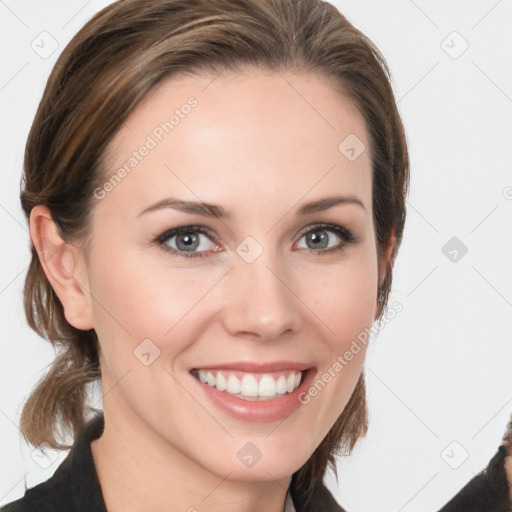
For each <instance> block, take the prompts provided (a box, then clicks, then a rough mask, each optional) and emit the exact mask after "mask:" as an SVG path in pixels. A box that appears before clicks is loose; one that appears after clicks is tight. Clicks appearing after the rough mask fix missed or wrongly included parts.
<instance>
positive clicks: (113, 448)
mask: <svg viewBox="0 0 512 512" xmlns="http://www.w3.org/2000/svg"><path fill="white" fill-rule="evenodd" d="M108 405H109V404H108V401H107V402H106V403H104V411H105V427H104V431H103V434H102V436H101V437H100V438H98V439H96V440H93V441H92V443H91V451H92V456H93V460H94V465H95V468H96V473H97V475H98V480H99V482H100V485H101V489H102V493H103V498H104V500H105V505H106V508H107V510H108V512H143V511H146V510H152V512H164V511H165V512H169V510H181V511H187V512H202V511H203V510H208V512H220V511H222V512H259V511H261V510H265V511H266V512H283V510H284V507H285V500H286V493H287V490H288V485H289V482H290V479H283V480H273V479H270V480H268V481H233V480H230V479H229V474H227V475H217V474H215V473H213V472H211V471H209V470H208V469H207V468H205V467H204V466H201V465H200V464H199V463H197V462H196V461H194V460H192V459H191V458H190V457H188V456H187V454H186V453H183V452H182V451H181V450H180V449H179V447H176V446H173V445H171V444H169V443H168V442H166V440H165V439H163V438H162V437H161V436H160V435H159V434H158V433H157V432H155V431H154V430H153V429H151V428H150V427H149V426H148V425H147V424H146V423H145V422H143V421H142V420H141V419H140V418H139V417H138V416H136V415H135V414H134V413H133V412H132V411H131V410H129V409H128V408H127V407H125V408H123V409H122V410H119V408H117V409H116V410H115V411H113V410H109V407H108Z"/></svg>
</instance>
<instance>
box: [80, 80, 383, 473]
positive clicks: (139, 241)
mask: <svg viewBox="0 0 512 512" xmlns="http://www.w3.org/2000/svg"><path fill="white" fill-rule="evenodd" d="M214 78H215V77H214V76H202V77H191V76H188V77H184V76H181V77H180V78H173V79H170V80H167V81H165V82H163V83H162V84H160V85H159V86H158V88H157V89H155V90H154V91H153V92H152V93H151V94H150V95H149V96H148V97H147V98H146V99H145V100H144V102H143V103H142V104H141V105H140V106H139V107H138V108H137V110H136V111H134V112H133V113H132V115H131V116H130V117H129V118H128V120H127V121H126V123H125V124H124V125H123V127H122V129H121V130H120V132H118V134H117V136H116V137H115V139H113V141H112V143H111V145H110V146H109V150H108V158H107V160H106V163H107V167H108V169H107V172H106V176H105V181H104V182H103V185H102V187H101V188H99V189H96V191H95V198H96V203H95V206H94V211H93V228H92V229H93V238H92V244H91V247H90V252H89V254H88V260H87V269H86V274H87V279H88V281H87V288H88V290H89V292H90V301H91V302H90V307H91V317H90V323H91V326H93V327H94V329H95V330H96V332H97V334H98V337H99V340H100V345H101V359H100V363H101V368H102V385H103V393H104V394H105V396H104V409H105V417H106V421H107V422H111V424H115V425H116V429H117V431H118V432H120V433H123V432H124V434H126V433H127V432H130V435H131V436H139V437H138V439H139V442H140V443H146V442H148V443H149V441H147V440H148V439H151V441H150V442H151V443H152V446H153V448H155V447H157V448H158V451H159V452H160V453H165V454H167V453H169V454H170V453H176V452H180V453H181V455H183V456H185V457H186V459H187V460H188V461H189V463H190V464H193V465H199V466H201V467H202V468H203V469H206V470H208V471H210V472H213V473H215V474H217V475H222V477H225V476H226V475H227V474H228V473H229V478H230V479H238V480H269V479H271V478H276V479H277V478H284V477H289V476H290V475H291V474H292V473H293V472H294V471H296V470H297V469H298V468H299V467H300V466H301V465H303V464H304V463H305V462H306V460H307V459H308V458H309V457H310V456H311V454H312V452H313V451H314V449H315V448H316V447H317V446H318V445H319V443H320V442H321V441H322V439H323V438H324V436H325V435H326V434H327V432H328V431H329V429H330V428H331V426H332V425H333V423H334V422H335V420H336V419H337V418H338V416H339V415H340V414H341V412H342V411H343V409H344V407H345V405H346V403H347V401H348V399H349V397H350V395H351V393H352V391H353V389H354V386H355V384H356V382H357V380H358V377H359V375H360V373H361V367H362V364H363V359H364V356H365V345H364V344H361V343H360V342H358V344H359V345H358V346H359V349H358V350H357V349H355V348H354V347H355V345H354V344H353V341H354V340H357V336H358V334H360V333H361V332H362V331H364V330H365V328H369V327H370V326H371V324H372V322H373V320H374V318H375V314H376V307H377V288H378V262H377V252H376V245H375V232H374V225H373V221H372V194H371V190H372V179H371V161H370V154H369V145H368V139H367V133H366V129H365V125H364V121H363V118H362V116H361V115H360V113H359V112H358V111H357V110H356V109H355V108H354V107H353V106H352V105H351V104H350V102H349V101H348V100H347V99H346V98H344V97H342V96H340V95H339V94H338V93H336V92H335V91H334V89H332V87H331V86H330V85H329V83H328V82H326V81H324V79H322V78H320V77H317V76H315V75H306V74H304V75H296V74H292V73H291V72H287V73H279V74H278V73H269V72H264V71H260V70H251V71H246V72H244V73H239V74H236V75H233V74H231V75H226V74H222V75H220V76H219V77H217V78H216V79H214ZM166 123H167V124H166ZM347 137H348V139H347ZM340 144H341V146H340ZM363 144H364V146H365V147H366V149H364V146H363ZM144 148H145V149H144ZM123 166H124V172H123V171H119V169H120V168H122V167H123ZM340 197H345V198H349V199H350V200H347V201H345V202H338V201H332V202H331V204H330V205H329V204H327V203H328V202H329V201H327V202H326V203H318V201H320V200H324V201H325V200H331V199H334V198H340ZM192 203H193V204H192ZM202 203H207V204H208V205H215V206H205V205H203V206H200V204H202ZM310 203H311V204H317V206H309V207H307V208H306V207H305V206H306V205H308V204H310ZM173 204H174V206H173ZM322 204H324V206H329V207H326V208H323V207H321V206H322ZM155 205H158V206H159V207H155ZM302 210H304V211H302ZM324 224H328V225H329V226H323V225H324ZM177 228H180V230H182V231H181V233H176V232H174V231H173V230H176V229H177ZM184 228H186V229H184ZM166 233H167V236H166V235H165V234H166ZM322 251H325V252H322ZM347 351H349V352H350V353H351V355H352V357H350V354H349V355H348V356H347ZM336 362H338V364H336ZM340 367H341V368H340ZM198 370H201V373H200V374H198V373H196V372H197V371H198ZM296 375H300V376H301V377H297V376H296ZM326 375H327V376H326ZM329 377H330V378H329ZM200 378H202V379H203V380H206V382H205V383H203V382H201V380H200ZM299 378H300V379H301V384H300V385H299V388H298V389H295V386H296V384H297V382H296V381H298V379H299ZM315 384H316V388H315ZM213 385H214V386H215V388H214V387H213ZM217 386H218V387H219V388H220V390H218V389H216V387H217ZM226 387H227V388H228V389H226ZM311 388H315V389H316V392H315V391H312V392H311V393H308V389H311ZM223 389H224V390H223ZM294 389H295V390H294ZM291 390H294V391H293V392H289V391H291ZM240 392H242V393H243V394H244V396H240ZM276 393H278V394H277V395H276ZM255 395H258V396H255ZM260 395H268V396H261V397H260Z"/></svg>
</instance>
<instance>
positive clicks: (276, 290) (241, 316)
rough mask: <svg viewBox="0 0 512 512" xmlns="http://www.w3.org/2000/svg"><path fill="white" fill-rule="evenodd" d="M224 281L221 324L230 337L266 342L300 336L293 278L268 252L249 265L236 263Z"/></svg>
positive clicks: (240, 260)
mask: <svg viewBox="0 0 512 512" xmlns="http://www.w3.org/2000/svg"><path fill="white" fill-rule="evenodd" d="M226 281H227V282H226V283H225V286H227V290H226V292H225V293H226V297H227V299H226V301H225V308H224V311H223V320H224V327H225V328H226V330H227V331H228V332H229V333H230V334H231V335H232V336H236V337H245V338H254V339H257V340H262V341H267V340H275V339H277V338H279V337H280V336H282V335H284V334H285V333H290V332H293V331H295V332H299V330H300V329H301V326H302V322H303V320H302V318H303V314H301V311H300V307H301V302H300V300H299V299H298V298H297V297H296V295H295V294H294V291H293V278H292V276H291V273H290V272H289V271H287V270H286V269H285V268H284V266H283V265H278V264H277V261H276V258H274V257H272V255H271V251H263V253H262V254H261V255H260V256H259V257H258V258H257V259H256V261H253V262H252V263H247V262H246V261H244V260H243V259H242V258H240V259H238V260H237V262H236V263H235V266H234V268H233V269H232V270H231V271H230V272H229V279H227V280H226Z"/></svg>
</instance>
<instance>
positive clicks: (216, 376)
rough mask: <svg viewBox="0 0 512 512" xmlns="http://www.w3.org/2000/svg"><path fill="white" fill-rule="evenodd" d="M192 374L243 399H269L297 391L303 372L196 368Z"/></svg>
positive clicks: (219, 389)
mask: <svg viewBox="0 0 512 512" xmlns="http://www.w3.org/2000/svg"><path fill="white" fill-rule="evenodd" d="M192 375H194V377H196V378H197V379H199V380H200V381H201V382H202V383H203V384H207V385H208V386H210V387H212V388H216V389H217V391H222V392H224V393H229V394H231V395H234V396H236V397H238V398H241V399H243V400H269V399H273V398H280V397H281V396H283V395H285V394H287V393H292V392H293V391H295V390H296V389H297V388H298V387H299V385H300V382H301V380H302V375H303V372H301V371H299V370H285V371H277V372H265V373H252V372H242V371H235V370H227V369H226V370H224V369H220V370H213V369H211V370H206V369H202V370H194V371H193V372H192Z"/></svg>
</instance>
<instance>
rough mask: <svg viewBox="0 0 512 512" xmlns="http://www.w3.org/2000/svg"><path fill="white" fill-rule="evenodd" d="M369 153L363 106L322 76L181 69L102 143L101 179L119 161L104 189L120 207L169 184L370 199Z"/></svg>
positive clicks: (158, 193) (173, 189)
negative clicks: (331, 193)
mask: <svg viewBox="0 0 512 512" xmlns="http://www.w3.org/2000/svg"><path fill="white" fill-rule="evenodd" d="M349 146H350V147H349ZM144 148H147V149H144ZM364 148H365V149H364ZM347 149H349V150H350V151H349V153H347V152H346V151H347ZM352 149H354V151H355V152H356V154H355V156H356V158H354V151H352ZM142 153H144V155H142ZM369 153H370V152H369V141H368V138H367V132H366V128H365V123H364V119H363V117H362V115H361V113H360V112H359V111H358V110H357V108H356V107H355V106H354V105H353V103H352V102H351V101H350V100H349V98H347V97H346V96H344V95H342V94H340V93H339V92H338V91H336V90H335V89H334V87H333V86H332V84H331V83H330V82H329V81H328V80H327V79H325V78H324V77H321V76H317V75H315V74H307V73H302V74H298V73H292V72H279V73H277V72H269V71H262V70H248V71H245V72H243V73H223V74H220V75H219V76H216V75H197V76H183V75H181V76H177V77H172V78H170V79H166V80H165V81H163V82H162V83H160V84H159V85H158V86H157V87H156V88H154V89H153V90H152V91H151V92H150V94H148V96H147V97H146V98H145V99H144V100H143V102H142V103H141V104H139V106H138V107H137V108H136V109H135V110H134V111H133V112H132V113H131V115H130V116H129V117H128V119H127V120H126V122H125V123H124V124H123V126H122V127H121V129H120V131H119V132H118V133H117V135H116V136H115V137H114V139H113V140H112V141H111V143H110V145H109V147H108V150H107V154H106V159H105V162H106V167H107V168H108V172H107V175H106V176H105V179H106V180H108V179H109V178H110V177H112V176H113V175H114V174H115V173H116V172H117V171H118V170H119V169H120V168H124V169H125V172H123V173H121V174H122V175H123V178H122V182H120V183H119V184H118V185H117V184H116V185H115V186H114V187H111V189H112V188H113V190H112V191H111V192H109V194H108V200H109V201H112V200H116V201H117V202H122V203H123V207H124V208H130V205H131V206H132V207H133V208H135V207H136V206H138V205H140V204H144V203H147V202H149V201H153V200H157V199H159V198H161V197H163V196H164V195H165V194H166V193H167V194H175V193H176V194H181V195H182V196H183V195H186V196H187V198H190V199H197V198H198V197H199V198H201V199H203V196H204V199H205V200H208V199H211V197H212V196H214V198H215V200H216V202H219V201H221V199H222V198H223V197H226V201H228V200H231V199H232V197H233V195H235V196H236V197H244V198H246V200H250V198H251V197H252V196H254V195H257V196H258V197H259V198H260V199H261V200H262V201H263V198H268V199H269V200H275V199H276V197H278V196H279V194H280V193H281V194H282V193H283V191H287V192H286V193H287V194H288V196H281V198H280V201H282V202H283V201H284V202H286V201H287V200H289V201H290V202H297V200H298V199H299V198H300V197H301V196H302V195H304V194H306V193H308V190H310V191H311V194H312V195H313V196H314V195H318V194H320V193H325V192H326V191H327V192H329V191H331V190H332V189H333V188H334V189H336V190H338V191H340V192H347V193H352V194H357V193H359V195H365V196H367V197H366V200H365V201H369V196H368V194H369V191H370V189H371V171H370V169H371V163H370V155H369ZM116 181H119V180H116ZM316 192H318V193H316Z"/></svg>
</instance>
